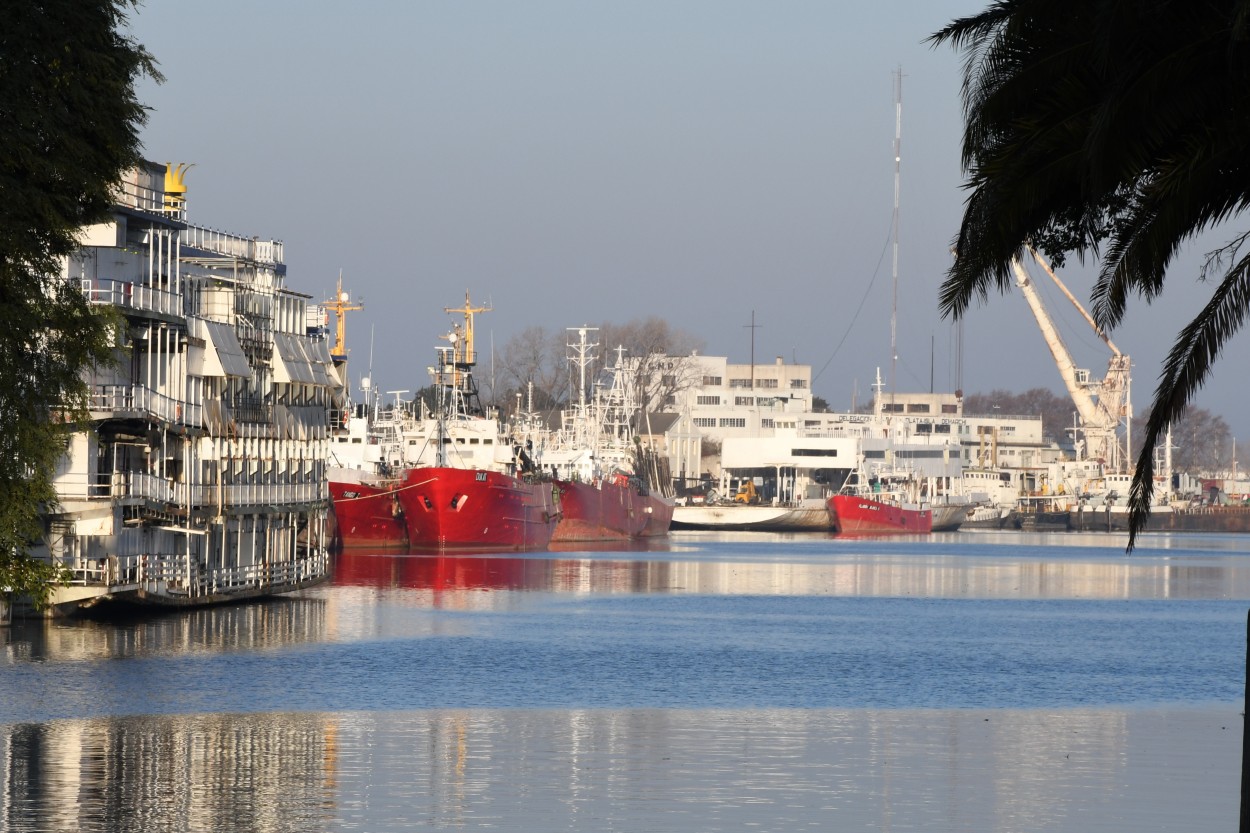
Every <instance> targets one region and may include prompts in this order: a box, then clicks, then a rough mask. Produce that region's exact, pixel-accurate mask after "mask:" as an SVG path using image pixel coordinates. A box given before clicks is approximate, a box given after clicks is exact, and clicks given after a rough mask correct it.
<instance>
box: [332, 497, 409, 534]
mask: <svg viewBox="0 0 1250 833" xmlns="http://www.w3.org/2000/svg"><path fill="white" fill-rule="evenodd" d="M397 485H398V481H394V480H391V481H386V482H385V485H383V484H372V483H340V482H337V481H334V480H331V481H330V483H329V486H330V500H331V502H332V504H333V506H334V525H335V534H334V540H335V541H336V542H337V544H338V545H339V546H341V547H372V548H375V549H378V548H390V547H406V546H408V530H407V528H406V527H405V525H404V517H403V510H402V509H401V508H400V504H399V501H398V499H397V492H396V491H395V486H397Z"/></svg>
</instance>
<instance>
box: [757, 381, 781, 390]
mask: <svg viewBox="0 0 1250 833" xmlns="http://www.w3.org/2000/svg"><path fill="white" fill-rule="evenodd" d="M755 386H756V387H757V388H775V387H777V380H776V379H756V380H755Z"/></svg>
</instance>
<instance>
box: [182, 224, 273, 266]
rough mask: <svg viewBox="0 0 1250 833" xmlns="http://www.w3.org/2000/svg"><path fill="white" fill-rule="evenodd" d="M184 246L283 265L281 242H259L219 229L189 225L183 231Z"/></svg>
mask: <svg viewBox="0 0 1250 833" xmlns="http://www.w3.org/2000/svg"><path fill="white" fill-rule="evenodd" d="M181 241H182V245H183V246H188V247H190V248H193V249H200V250H201V251H205V252H211V253H213V254H220V255H226V256H228V257H236V258H240V259H243V260H251V261H255V262H257V263H274V264H276V263H282V262H283V261H282V256H283V252H282V242H281V241H280V240H258V239H256V238H254V237H243V236H241V235H238V234H231V233H230V232H226V231H218V230H217V229H210V228H204V227H203V226H192V225H188V226H187V227H186V228H185V229H183V230H182V231H181Z"/></svg>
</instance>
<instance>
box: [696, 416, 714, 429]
mask: <svg viewBox="0 0 1250 833" xmlns="http://www.w3.org/2000/svg"><path fill="white" fill-rule="evenodd" d="M694 424H695V425H696V426H697V427H699V428H715V427H716V418H715V417H695V418H694Z"/></svg>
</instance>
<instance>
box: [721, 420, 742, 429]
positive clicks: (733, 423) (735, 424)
mask: <svg viewBox="0 0 1250 833" xmlns="http://www.w3.org/2000/svg"><path fill="white" fill-rule="evenodd" d="M720 427H721V428H746V427H747V420H746V417H721V419H720Z"/></svg>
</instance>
